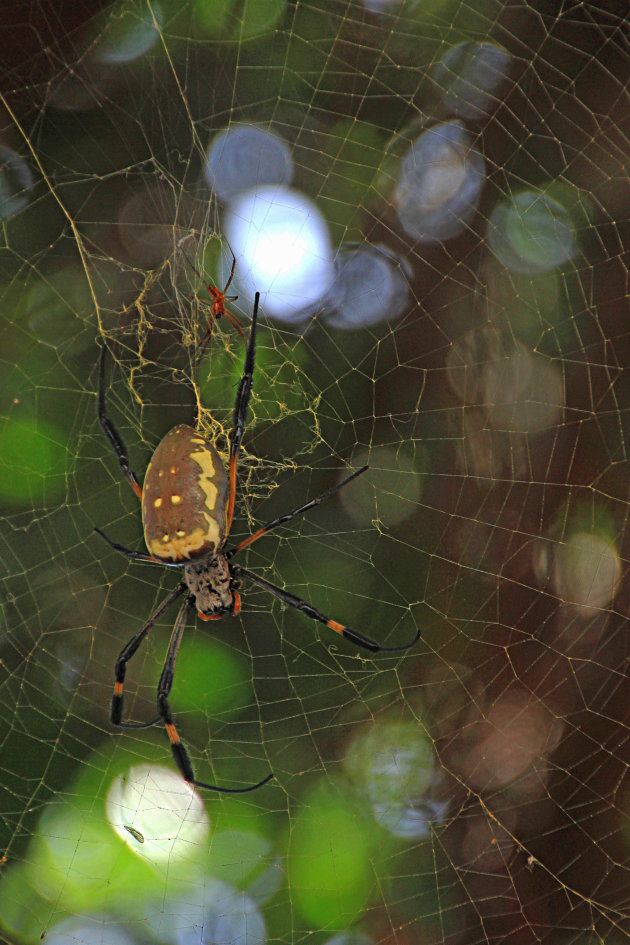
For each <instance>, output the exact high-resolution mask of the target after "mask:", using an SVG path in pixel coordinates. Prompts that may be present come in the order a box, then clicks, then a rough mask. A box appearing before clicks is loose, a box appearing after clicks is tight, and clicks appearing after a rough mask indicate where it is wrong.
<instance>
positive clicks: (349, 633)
mask: <svg viewBox="0 0 630 945" xmlns="http://www.w3.org/2000/svg"><path fill="white" fill-rule="evenodd" d="M231 570H232V573H233V574H235V575H237V576H238V575H241V574H242V575H244V576H245V577H247V578H249V580H250V581H253V582H254V584H258V586H259V587H262V588H264V590H266V591H267V592H268V593H269V594H272V595H273V596H274V597H277V598H279V600H281V601H284V603H285V604H288V605H289V607H295V609H296V610H299V611H301V612H302V613H303V614H305V615H306V616H307V617H310V618H311V620H318V621H319V623H323V624H324V625H325V626H326V627H328V629H329V630H334V631H335V633H339V634H341V636H342V637H345V639H346V640H350V642H351V643H356V645H357V646H362V647H363V648H364V649H366V650H371V651H372V653H398V652H400V651H402V650H408V649H409V648H410V647H412V646H413V645H414V643H417V641H418V640H419V639H420V630H418V631H417V633H416V635H415V637H414V638H413V640H411V641H410V642H409V643H405V644H403V646H381V644H380V643H377V642H376V640H372V639H371V637H366V636H365V635H364V634H362V633H359V631H358V630H352V629H351V628H350V627H346V626H344V624H342V623H337V621H336V620H331V619H330V618H329V617H326V616H325V615H324V614H322V613H320V611H319V610H317V609H316V608H315V607H313V606H312V605H311V604H307V603H306V601H305V600H302V599H301V598H300V597H296V596H295V595H294V594H289V592H288V591H284V590H283V589H282V588H281V587H277V586H276V585H275V584H271V583H270V582H269V581H265V579H264V578H261V577H259V576H258V575H257V574H254V573H253V571H248V570H247V569H246V568H242V567H241V566H240V565H232V569H231Z"/></svg>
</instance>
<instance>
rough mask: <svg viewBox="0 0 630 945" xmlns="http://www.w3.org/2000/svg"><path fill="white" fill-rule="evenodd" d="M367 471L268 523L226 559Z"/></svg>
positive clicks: (343, 480) (323, 500) (228, 552)
mask: <svg viewBox="0 0 630 945" xmlns="http://www.w3.org/2000/svg"><path fill="white" fill-rule="evenodd" d="M367 469H369V466H363V467H362V468H361V469H357V471H356V472H353V473H352V474H351V475H350V476H346V478H345V479H342V480H341V482H338V483H337V485H336V486H333V487H332V488H331V489H327V490H326V492H322V494H321V495H318V496H317V498H315V499H311V500H310V501H309V502H307V503H306V504H305V505H301V506H300V508H299V509H294V510H293V512H286V513H285V514H284V515H279V516H278V518H274V519H273V520H272V521H271V522H267V524H266V525H263V526H262V528H259V529H258V531H255V532H254V533H253V534H252V535H250V536H249V538H245V539H244V541H241V542H239V543H238V545H236V547H234V548H230V550H229V551H226V552H225V557H226V558H231V557H233V555H235V554H236V552H237V551H240V550H241V549H242V548H247V546H248V545H251V544H253V543H254V542H255V541H258V539H259V538H262V537H263V535H266V534H268V532H270V531H271V530H272V529H273V528H277V527H278V525H284V524H285V522H290V521H291V519H292V518H295V517H296V515H304V513H305V512H309V511H310V510H311V509H314V508H315V507H316V506H317V505H321V504H322V502H325V501H326V499H329V498H330V497H331V495H334V494H335V492H338V491H339V490H340V489H343V487H344V486H347V485H348V483H349V482H352V480H353V479H356V478H357V476H360V475H362V473H364V472H365V471H366V470H367Z"/></svg>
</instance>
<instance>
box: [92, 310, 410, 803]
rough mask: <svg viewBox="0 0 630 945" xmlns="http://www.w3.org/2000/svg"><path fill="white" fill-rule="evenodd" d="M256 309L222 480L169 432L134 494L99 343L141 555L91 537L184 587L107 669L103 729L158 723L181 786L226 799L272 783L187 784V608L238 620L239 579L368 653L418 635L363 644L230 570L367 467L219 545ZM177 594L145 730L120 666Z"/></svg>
mask: <svg viewBox="0 0 630 945" xmlns="http://www.w3.org/2000/svg"><path fill="white" fill-rule="evenodd" d="M258 303H259V293H256V297H255V301H254V312H253V315H252V323H251V329H250V335H249V343H248V345H247V352H246V355H245V365H244V368H243V376H242V377H241V381H240V383H239V386H238V391H237V394H236V402H235V405H234V418H233V429H232V433H231V435H230V460H229V468H228V474H227V475H226V470H225V468H224V466H223V463H222V461H221V458H220V456H219V454H218V453H217V451H216V449H215V448H214V446H213V444H212V443H211V442H210V441H209V440H207V439H205V438H204V437H203V436H201V435H200V434H199V433H197V431H196V430H194V429H193V427H190V426H187V425H186V424H180V425H179V426H176V427H173V429H172V430H170V432H169V433H167V434H166V436H165V437H164V439H163V440H161V442H160V443H159V444H158V446H157V448H156V450H155V452H154V454H153V456H152V458H151V461H150V463H149V465H148V467H147V471H146V473H145V477H144V486H140V483H139V482H138V480H137V478H136V476H135V474H134V473H133V472H132V470H131V468H130V466H129V459H128V456H127V447H126V446H125V443H124V441H123V438H122V436H121V435H120V433H119V432H118V430H117V428H116V426H115V424H114V423H113V421H112V420H110V418H109V417H108V415H107V405H106V400H105V361H106V357H107V348H106V346H105V345H103V348H102V350H101V357H100V364H99V388H98V418H99V420H100V423H101V426H102V428H103V431H104V433H105V435H106V436H107V438H108V440H109V442H110V443H111V445H112V447H113V449H114V452H115V453H116V456H117V457H118V463H119V465H120V468H121V470H122V472H123V475H124V476H125V478H126V479H127V482H128V483H129V485H130V486H131V488H132V489H133V491H134V492H135V493H136V495H137V496H138V498H139V499H140V500H141V502H142V521H143V525H144V537H145V541H146V545H147V549H148V551H147V552H144V551H133V550H131V549H129V548H125V547H124V546H123V545H119V544H118V543H117V542H115V541H112V540H111V538H109V537H108V536H107V535H106V534H105V532H103V531H101V529H100V528H96V531H97V532H98V533H99V535H101V536H102V537H103V538H104V539H105V541H106V542H107V543H108V544H109V545H110V546H111V547H112V548H113V549H114V550H115V551H119V552H121V554H124V555H125V556H126V557H127V558H129V559H130V560H131V561H142V562H146V563H149V564H161V565H163V566H164V567H167V568H178V569H181V570H182V572H183V580H181V581H180V582H179V584H177V586H176V587H174V588H173V590H172V591H171V592H170V594H168V596H167V597H166V598H165V600H163V601H162V603H161V604H160V605H159V607H158V608H157V609H156V610H155V611H154V612H153V613H152V614H151V616H150V617H149V619H148V620H147V622H146V623H145V625H144V626H143V627H142V629H141V630H139V631H138V633H136V634H135V635H134V636H133V637H132V638H131V640H129V642H128V643H127V645H126V646H124V647H123V649H122V650H121V652H120V655H119V657H118V659H117V661H116V668H115V682H114V694H113V696H112V702H111V713H110V719H111V723H112V725H115V726H117V727H118V728H148V727H149V726H151V725H155V724H156V723H157V722H160V721H162V722H163V723H164V725H165V727H166V733H167V735H168V737H169V739H170V743H171V749H172V752H173V757H174V759H175V762H176V764H177V767H178V768H179V770H180V771H181V773H182V775H183V776H184V778H185V780H186V781H188V782H189V783H190V784H194V785H195V786H196V787H200V788H208V789H209V790H212V791H222V792H224V793H226V794H242V793H245V792H246V791H253V790H255V789H256V788H258V787H261V786H262V785H263V784H266V783H267V781H269V779H270V778H272V777H273V774H269V775H267V777H266V778H263V780H262V781H259V782H258V783H257V784H252V785H250V786H249V787H245V788H222V787H217V786H216V785H214V784H206V783H204V782H203V781H198V780H197V779H196V778H195V774H194V771H193V766H192V762H191V760H190V756H189V754H188V752H187V750H186V748H185V747H184V745H183V744H182V742H181V741H180V738H179V735H178V733H177V729H176V727H175V723H174V721H173V716H172V713H171V709H170V706H169V702H168V697H169V694H170V691H171V688H172V685H173V677H174V674H175V663H176V660H177V653H178V651H179V646H180V643H181V640H182V635H183V632H184V628H185V626H186V620H187V617H188V613H189V611H190V609H191V608H192V607H193V606H194V607H196V608H197V611H198V615H199V617H200V618H201V619H202V620H216V619H218V618H219V617H222V616H223V615H224V614H233V615H236V614H238V612H239V611H240V609H241V598H240V594H239V592H238V588H239V587H240V584H241V581H240V578H242V577H245V578H248V579H249V580H250V581H253V582H254V584H258V586H259V587H262V588H264V589H265V590H266V591H268V592H269V593H270V594H273V595H274V596H275V597H278V598H279V599H280V600H282V601H284V603H285V604H288V605H289V606H290V607H295V608H296V609H297V610H300V611H301V612H302V613H303V614H305V615H306V616H307V617H310V618H311V619H312V620H317V621H319V622H320V623H323V624H324V625H325V626H326V627H328V628H329V629H330V630H334V631H335V633H339V634H341V636H343V637H345V638H346V639H347V640H349V641H350V642H351V643H355V644H356V645H357V646H361V647H364V648H365V649H367V650H371V651H372V652H374V653H376V652H379V651H380V652H388V653H394V652H397V651H400V650H406V649H408V648H409V647H410V646H413V644H414V643H415V642H416V641H417V640H418V638H419V636H420V631H419V630H418V632H417V633H416V635H415V637H414V639H413V640H412V641H411V642H410V643H406V644H404V645H403V646H393V647H386V646H381V645H380V644H379V643H377V642H376V641H375V640H372V639H370V637H367V636H364V635H363V634H362V633H359V631H358V630H351V629H350V628H349V627H346V626H344V625H343V624H341V623H337V621H335V620H331V619H329V618H328V617H326V616H325V615H324V614H322V613H320V611H319V610H316V608H315V607H313V606H312V605H311V604H308V603H306V601H304V600H301V599H300V598H299V597H295V596H294V595H293V594H290V593H289V592H288V591H285V590H283V589H282V588H280V587H276V585H275V584H271V583H270V582H269V581H266V580H265V579H264V578H261V577H259V576H258V575H257V574H254V573H253V572H252V571H249V570H247V569H246V568H243V567H241V566H240V565H237V564H232V563H231V559H232V558H233V556H234V555H235V554H237V552H239V551H241V550H242V549H243V548H246V547H247V546H248V545H251V544H252V542H254V541H257V540H258V539H259V538H261V537H262V536H263V535H266V534H267V533H268V532H270V531H271V530H272V529H273V528H276V527H277V526H278V525H282V524H283V523H285V522H288V521H290V520H291V519H292V518H294V517H295V516H296V515H303V514H304V513H305V512H308V511H309V510H310V509H312V508H315V506H317V505H320V504H321V503H322V502H324V501H325V500H326V499H328V498H329V497H330V496H331V495H333V493H335V492H337V491H338V490H339V489H341V488H342V487H343V486H346V485H347V484H348V483H349V482H351V481H352V480H353V479H356V477H357V476H360V475H361V474H362V473H364V472H365V471H366V469H367V468H368V467H367V466H364V467H363V468H362V469H359V470H357V471H356V472H354V473H352V475H350V476H347V477H346V478H345V479H343V480H342V481H341V482H340V483H338V484H337V485H336V486H333V487H332V488H331V489H328V491H327V492H324V493H322V495H320V496H317V498H315V499H311V500H310V501H309V502H307V503H306V504H305V505H302V506H300V508H298V509H295V510H294V511H293V512H288V513H286V514H285V515H280V516H278V518H274V519H273V520H272V521H270V522H267V524H266V525H263V526H262V528H259V529H258V530H257V531H255V532H254V533H253V534H252V535H250V536H249V537H248V538H245V539H244V540H243V541H241V542H239V543H238V544H237V545H235V546H234V547H232V548H229V549H226V547H225V545H226V542H227V539H228V536H229V534H230V528H231V526H232V519H233V517H234V500H235V495H236V468H237V463H238V454H239V449H240V446H241V440H242V438H243V430H244V426H245V417H246V414H247V406H248V404H249V398H250V395H251V391H252V383H253V374H254V358H255V351H256V319H257V316H258ZM181 594H185V595H186V596H185V599H184V602H183V604H182V605H181V607H180V610H179V613H178V615H177V618H176V620H175V625H174V627H173V632H172V634H171V639H170V642H169V645H168V651H167V653H166V659H165V662H164V667H163V669H162V673H161V675H160V680H159V683H158V688H157V706H158V715H157V716H156V718H154V719H152V720H151V721H150V722H131V721H123V718H122V714H123V685H124V681H125V674H126V671H127V663H128V662H129V660H130V659H131V657H132V656H133V655H134V654H135V653H136V651H137V650H138V648H139V646H140V644H141V643H142V642H143V640H144V639H145V637H146V636H147V635H148V633H149V631H150V630H151V629H152V627H153V626H154V625H155V623H156V622H157V621H158V620H159V619H160V617H161V616H162V614H164V612H165V611H166V610H167V608H168V607H170V605H171V604H172V603H173V601H175V600H176V599H177V598H178V597H179V596H180V595H181Z"/></svg>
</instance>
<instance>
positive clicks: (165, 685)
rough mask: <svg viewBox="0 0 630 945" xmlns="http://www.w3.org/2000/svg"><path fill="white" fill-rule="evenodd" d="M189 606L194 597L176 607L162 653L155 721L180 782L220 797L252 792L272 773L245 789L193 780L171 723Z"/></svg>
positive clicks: (173, 725) (192, 774)
mask: <svg viewBox="0 0 630 945" xmlns="http://www.w3.org/2000/svg"><path fill="white" fill-rule="evenodd" d="M193 604H194V597H192V596H189V597H187V598H186V600H185V601H184V602H183V604H182V606H181V607H180V610H179V613H178V615H177V619H176V621H175V626H174V627H173V632H172V634H171V639H170V642H169V645H168V652H167V654H166V660H165V661H164V668H163V669H162V674H161V676H160V681H159V683H158V691H157V703H158V711H159V713H160V715H159V718H160V719H161V720H162V721H163V722H164V725H165V726H166V734H167V735H168V737H169V740H170V743H171V750H172V752H173V758H174V759H175V764H176V765H177V767H178V768H179V770H180V771H181V773H182V775H183V777H184V780H186V781H188V783H189V784H194V786H195V787H200V788H206V789H207V790H209V791H220V792H221V793H222V794H247V793H248V791H255V790H256V788H259V787H262V786H263V784H266V783H267V781H270V780H271V778H273V774H268V775H267V777H266V778H263V780H262V781H259V782H258V783H257V784H251V785H250V786H249V787H245V788H224V787H218V786H217V785H216V784H206V783H205V782H204V781H197V779H196V778H195V773H194V771H193V766H192V762H191V760H190V755H189V754H188V752H187V750H186V748H185V747H184V744H183V742H182V741H181V740H180V737H179V735H178V733H177V729H176V727H175V723H174V721H173V715H172V713H171V708H170V705H169V703H168V696H169V694H170V691H171V688H172V686H173V678H174V676H175V663H176V662H177V654H178V652H179V646H180V643H181V641H182V636H183V633H184V629H185V627H186V619H187V617H188V613H189V611H190V608H191V607H192V606H193Z"/></svg>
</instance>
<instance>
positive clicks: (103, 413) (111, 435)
mask: <svg viewBox="0 0 630 945" xmlns="http://www.w3.org/2000/svg"><path fill="white" fill-rule="evenodd" d="M107 354H108V351H107V345H105V344H104V345H103V347H102V348H101V357H100V360H99V366H98V419H99V420H100V423H101V427H102V428H103V432H104V434H105V436H106V437H107V439H108V440H109V442H110V443H111V445H112V448H113V450H114V452H115V454H116V456H117V457H118V464H119V466H120V468H121V470H122V473H123V475H124V477H125V479H126V480H127V482H128V483H129V485H130V486H131V488H132V489H133V491H134V492H135V493H136V495H137V496H138V498H139V499H141V498H142V486H141V485H140V483H139V482H138V479H137V476H136V474H135V473H134V472H133V470H132V469H131V467H130V466H129V457H128V455H127V447H126V446H125V441H124V440H123V438H122V436H121V435H120V433H119V432H118V430H117V428H116V424H115V423H114V421H113V420H110V418H109V417H108V416H107V401H106V398H105V359H106V358H107Z"/></svg>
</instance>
